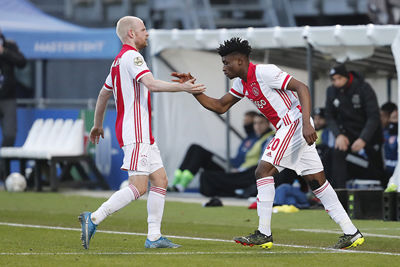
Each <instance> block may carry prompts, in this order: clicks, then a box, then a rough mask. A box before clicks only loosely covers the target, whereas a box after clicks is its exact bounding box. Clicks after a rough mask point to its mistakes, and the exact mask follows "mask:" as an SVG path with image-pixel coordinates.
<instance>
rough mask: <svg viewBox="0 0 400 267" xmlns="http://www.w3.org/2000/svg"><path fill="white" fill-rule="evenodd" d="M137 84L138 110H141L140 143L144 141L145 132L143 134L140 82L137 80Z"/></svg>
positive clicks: (139, 120)
mask: <svg viewBox="0 0 400 267" xmlns="http://www.w3.org/2000/svg"><path fill="white" fill-rule="evenodd" d="M136 86H137V88H138V90H137V91H138V98H137V100H138V102H137V105H138V110H139V113H138V122H139V143H143V134H142V109H141V107H140V83H138V82H136Z"/></svg>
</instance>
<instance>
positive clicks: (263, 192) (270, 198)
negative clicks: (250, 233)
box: [257, 176, 275, 236]
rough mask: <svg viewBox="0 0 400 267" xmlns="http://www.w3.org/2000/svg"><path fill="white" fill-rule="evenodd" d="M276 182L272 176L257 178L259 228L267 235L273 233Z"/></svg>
mask: <svg viewBox="0 0 400 267" xmlns="http://www.w3.org/2000/svg"><path fill="white" fill-rule="evenodd" d="M274 184H275V183H274V178H273V177H272V176H268V177H264V178H261V179H258V180H257V190H258V194H257V213H258V217H259V222H258V230H259V231H260V232H261V233H263V234H265V235H267V236H270V235H271V216H272V205H273V203H274V198H275V186H274Z"/></svg>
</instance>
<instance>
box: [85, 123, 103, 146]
mask: <svg viewBox="0 0 400 267" xmlns="http://www.w3.org/2000/svg"><path fill="white" fill-rule="evenodd" d="M100 136H101V138H103V139H104V130H103V127H94V126H93V128H92V130H90V136H89V138H90V141H91V142H92V143H93V144H98V143H99V139H100Z"/></svg>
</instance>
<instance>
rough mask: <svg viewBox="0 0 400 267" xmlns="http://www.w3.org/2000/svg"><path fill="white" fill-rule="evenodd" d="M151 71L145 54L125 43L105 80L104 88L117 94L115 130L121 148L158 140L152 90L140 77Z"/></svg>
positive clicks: (115, 97) (115, 95)
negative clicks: (154, 135)
mask: <svg viewBox="0 0 400 267" xmlns="http://www.w3.org/2000/svg"><path fill="white" fill-rule="evenodd" d="M149 73H150V70H149V68H148V67H147V64H146V62H145V61H144V58H143V56H142V55H141V54H140V53H139V52H138V51H137V50H136V49H135V48H133V47H132V46H129V45H126V44H125V45H123V46H122V49H121V51H120V52H119V54H118V55H117V57H116V58H115V60H114V62H113V64H112V66H111V69H110V73H109V74H108V76H107V79H106V81H105V83H104V87H103V88H104V89H106V90H110V91H111V90H112V91H113V93H114V100H115V106H116V110H117V120H116V122H115V132H116V134H117V139H118V143H119V145H120V146H121V147H123V146H125V145H129V144H133V143H146V144H153V143H154V137H153V135H152V132H151V99H150V91H149V90H148V89H147V88H146V86H144V84H142V83H140V79H141V78H142V77H143V76H144V75H146V74H149Z"/></svg>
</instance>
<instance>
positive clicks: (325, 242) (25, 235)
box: [0, 191, 400, 266]
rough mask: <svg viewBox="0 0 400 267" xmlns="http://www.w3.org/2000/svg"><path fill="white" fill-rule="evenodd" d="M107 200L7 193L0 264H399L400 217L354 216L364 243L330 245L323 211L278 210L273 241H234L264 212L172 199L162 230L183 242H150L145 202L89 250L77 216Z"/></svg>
mask: <svg viewBox="0 0 400 267" xmlns="http://www.w3.org/2000/svg"><path fill="white" fill-rule="evenodd" d="M104 200H105V199H104V198H92V197H83V196H68V195H63V194H56V193H31V192H27V193H8V192H4V191H2V192H0V266H399V265H400V222H383V221H379V220H374V221H372V220H355V221H354V222H355V224H356V226H357V227H358V228H359V229H360V230H361V231H362V232H363V233H364V234H365V239H366V241H365V243H364V244H363V245H362V246H361V247H357V248H356V249H353V250H350V251H349V250H348V251H340V250H329V249H326V247H328V246H330V245H333V244H334V243H335V242H336V241H337V240H338V237H339V235H340V234H339V232H340V231H339V230H340V229H339V227H338V226H337V225H336V224H335V223H334V222H333V221H332V220H331V219H330V218H329V216H328V215H327V214H326V213H325V211H323V210H302V211H300V212H297V213H289V214H281V213H277V214H273V217H272V232H273V236H274V246H273V247H272V249H270V250H264V249H261V248H259V247H244V246H241V245H238V244H236V243H234V242H233V241H232V238H233V237H235V236H238V235H244V234H248V233H250V232H253V231H254V230H255V229H256V228H257V225H258V217H257V212H256V211H255V210H248V209H246V208H245V207H227V206H225V207H217V208H203V207H202V206H201V205H200V204H193V203H181V202H170V201H168V200H167V202H166V203H165V211H164V217H163V224H162V233H163V234H164V235H166V236H169V237H170V238H171V239H172V240H173V241H174V242H176V243H178V244H181V245H182V247H181V248H178V249H156V250H154V249H150V250H149V249H145V248H144V241H145V239H146V235H145V234H146V233H147V223H146V219H147V211H146V201H144V200H139V201H136V202H133V203H131V204H130V205H128V206H127V207H125V208H124V209H122V210H120V211H119V212H117V213H115V214H113V215H112V216H110V217H109V218H107V219H106V220H105V221H104V222H103V223H102V224H101V225H100V226H99V227H98V229H97V230H98V231H97V233H96V235H95V237H94V238H93V239H92V241H91V243H90V249H89V250H84V249H83V248H82V246H81V242H80V229H79V228H80V225H79V223H78V219H77V217H78V215H79V213H80V212H82V211H93V210H95V209H96V208H97V207H98V206H99V205H100V204H101V203H102V202H103V201H104Z"/></svg>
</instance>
